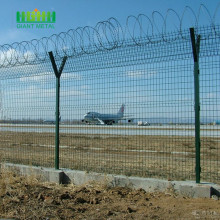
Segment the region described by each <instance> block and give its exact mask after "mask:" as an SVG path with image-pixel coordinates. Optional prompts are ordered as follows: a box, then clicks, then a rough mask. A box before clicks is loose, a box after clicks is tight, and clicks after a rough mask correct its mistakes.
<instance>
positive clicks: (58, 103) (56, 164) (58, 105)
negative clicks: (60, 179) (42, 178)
mask: <svg viewBox="0 0 220 220" xmlns="http://www.w3.org/2000/svg"><path fill="white" fill-rule="evenodd" d="M49 56H50V61H51V63H52V67H53V70H54V74H55V76H56V128H55V132H56V134H55V169H56V170H58V169H59V144H60V140H59V136H60V135H59V133H60V128H59V126H60V77H61V74H62V71H63V68H64V65H65V63H66V60H67V56H65V57H64V58H63V60H62V63H61V65H60V68H59V71H58V69H57V65H56V63H55V59H54V56H53V52H52V51H50V52H49Z"/></svg>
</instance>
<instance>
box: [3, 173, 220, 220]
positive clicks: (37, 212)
mask: <svg viewBox="0 0 220 220" xmlns="http://www.w3.org/2000/svg"><path fill="white" fill-rule="evenodd" d="M217 199H218V198H215V199H214V198H206V199H204V198H203V199H201V198H200V199H193V198H188V197H183V196H180V195H177V194H175V193H174V192H172V191H169V190H167V192H165V193H160V192H155V193H148V192H145V191H144V190H142V189H139V190H131V189H128V188H118V187H117V188H112V187H109V186H108V185H107V183H104V182H103V183H97V182H96V183H95V182H93V183H88V184H86V185H83V186H75V185H72V184H70V185H57V184H52V183H41V182H39V180H38V178H37V177H36V176H30V177H24V176H20V175H18V174H15V172H12V171H6V170H4V171H1V172H0V218H12V219H48V220H50V219H89V220H90V219H108V220H111V219H112V220H113V219H201V218H202V219H220V200H217Z"/></svg>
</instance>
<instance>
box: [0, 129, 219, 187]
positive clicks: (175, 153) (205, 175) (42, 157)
mask: <svg viewBox="0 0 220 220" xmlns="http://www.w3.org/2000/svg"><path fill="white" fill-rule="evenodd" d="M54 140H55V137H54V134H52V133H36V132H2V131H1V132H0V155H1V158H0V159H1V160H2V161H6V162H12V163H20V164H26V165H34V166H44V167H54V145H55V144H54ZM219 159H220V138H219V137H202V138H201V167H202V173H201V178H202V181H209V182H210V181H211V182H215V183H220V170H219V166H220V164H219ZM60 167H62V168H70V169H78V170H86V171H88V172H89V171H94V172H101V173H112V174H124V175H127V176H131V175H132V176H141V177H156V178H164V179H168V180H186V179H187V180H195V139H194V138H193V137H190V136H144V135H143V136H141V135H138V136H137V135H130V136H121V135H110V134H109V135H97V134H87V135H86V134H68V133H66V134H65V133H62V134H60Z"/></svg>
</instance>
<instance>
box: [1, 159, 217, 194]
mask: <svg viewBox="0 0 220 220" xmlns="http://www.w3.org/2000/svg"><path fill="white" fill-rule="evenodd" d="M0 166H1V167H2V168H5V169H13V170H16V171H17V172H19V173H20V174H22V175H35V176H37V177H38V178H39V179H40V180H41V181H47V182H55V183H58V184H68V183H73V184H75V185H83V184H85V183H88V182H91V181H97V182H105V183H106V184H108V185H109V186H112V187H114V186H120V187H129V188H132V189H140V188H142V189H144V190H145V191H147V192H154V191H160V192H164V191H167V190H172V191H174V192H176V193H179V194H181V195H184V196H189V197H193V198H210V197H212V196H213V195H215V196H216V197H218V198H219V197H220V186H219V185H217V184H213V183H201V184H196V183H195V182H193V181H168V180H160V179H154V178H141V177H127V176H123V175H110V174H107V175H105V174H99V173H93V172H90V173H88V172H85V171H77V170H67V169H61V170H55V169H52V168H44V167H33V166H25V165H18V164H10V163H4V164H0Z"/></svg>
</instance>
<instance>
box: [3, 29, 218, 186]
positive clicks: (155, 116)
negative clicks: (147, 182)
mask: <svg viewBox="0 0 220 220" xmlns="http://www.w3.org/2000/svg"><path fill="white" fill-rule="evenodd" d="M218 30H219V26H217V25H216V26H215V29H214V31H213V29H212V27H206V28H205V27H203V28H200V29H196V31H197V34H198V33H200V34H201V45H200V59H199V63H200V109H201V118H200V121H201V126H200V129H201V130H200V134H201V139H200V141H201V166H202V173H201V175H202V181H212V182H216V183H218V182H219V178H220V173H219V168H218V167H219V162H218V160H219V147H220V145H219V141H220V140H219V125H218V124H219V118H220V115H219V110H220V109H219V106H220V103H219V102H220V100H219V84H220V77H219V76H220V68H219V48H220V47H219V45H220V44H219V34H218V33H219V31H218ZM113 40H114V39H113ZM72 41H73V42H74V40H73V39H72ZM54 53H55V59H56V63H57V66H58V67H59V66H60V64H61V61H62V59H61V58H62V56H61V55H60V54H63V55H67V56H68V59H67V61H66V64H65V67H64V69H63V73H62V75H61V79H60V80H61V84H60V116H61V117H60V143H59V144H60V145H59V147H60V167H61V168H71V169H79V170H86V171H95V172H102V173H112V174H125V175H127V176H129V175H133V176H141V177H158V178H163V179H169V180H185V179H191V180H194V179H195V157H196V153H195V116H194V77H193V72H194V63H193V55H192V46H191V41H190V34H189V30H185V31H183V30H181V33H180V32H174V33H166V35H164V34H162V35H153V36H151V37H150V40H149V38H148V37H146V36H145V37H144V36H143V37H137V38H135V37H133V38H132V39H129V38H128V39H127V40H118V41H117V43H116V42H113V43H112V44H111V42H110V41H109V42H107V43H103V44H101V46H100V45H99V47H98V46H97V44H95V43H94V44H89V45H88V46H87V47H76V48H74V51H73V48H72V47H69V48H67V49H65V50H64V49H63V48H62V50H61V51H55V52H54ZM32 56H33V59H32V58H29V59H30V62H29V63H28V64H27V63H25V62H26V61H24V63H22V62H23V61H22V60H19V59H17V60H15V61H12V60H13V59H11V60H9V61H10V62H8V61H7V60H6V61H5V60H4V61H2V62H0V64H1V69H0V71H1V76H0V86H1V87H0V88H1V89H0V101H1V105H0V107H1V112H0V113H1V128H0V129H1V132H0V136H1V139H0V152H1V157H2V158H1V159H2V160H3V161H8V162H13V163H22V164H32V165H37V166H46V167H54V150H55V146H54V145H55V144H54V142H55V100H56V78H55V75H54V72H53V68H52V65H51V63H50V60H49V58H48V56H47V55H45V56H43V54H37V55H36V53H34V54H32ZM17 61H19V62H20V64H18V63H16V62H17ZM7 62H8V63H7Z"/></svg>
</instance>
